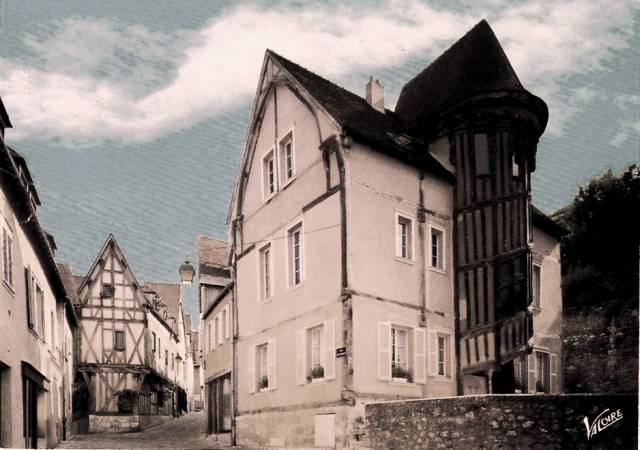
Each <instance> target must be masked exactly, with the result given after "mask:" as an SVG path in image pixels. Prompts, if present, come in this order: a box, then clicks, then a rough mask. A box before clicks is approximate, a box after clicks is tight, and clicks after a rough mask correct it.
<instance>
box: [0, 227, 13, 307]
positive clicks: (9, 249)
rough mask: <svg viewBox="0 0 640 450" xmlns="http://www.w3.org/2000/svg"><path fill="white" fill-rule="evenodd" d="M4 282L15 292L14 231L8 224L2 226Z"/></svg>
mask: <svg viewBox="0 0 640 450" xmlns="http://www.w3.org/2000/svg"><path fill="white" fill-rule="evenodd" d="M1 245H2V261H1V262H2V282H3V284H4V285H5V286H6V287H7V288H8V290H9V291H10V292H11V293H12V294H13V293H14V289H15V273H14V270H13V266H14V262H15V261H14V255H13V247H14V245H13V232H12V231H11V230H10V229H9V227H7V226H4V224H3V226H2V242H1Z"/></svg>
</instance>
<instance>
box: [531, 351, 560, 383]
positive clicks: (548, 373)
mask: <svg viewBox="0 0 640 450" xmlns="http://www.w3.org/2000/svg"><path fill="white" fill-rule="evenodd" d="M538 354H540V355H545V358H546V360H547V364H546V368H547V371H546V372H545V371H544V369H545V368H544V367H543V368H542V382H543V386H544V387H545V389H544V390H543V391H542V392H540V391H538V381H540V379H539V378H538ZM533 364H534V369H533V373H534V377H533V378H534V380H535V385H534V386H533V392H534V393H535V394H550V393H551V392H552V391H553V387H552V386H551V351H549V350H547V349H544V348H540V347H536V348H534V349H533ZM556 377H557V375H556ZM546 379H548V380H549V382H548V384H546ZM556 382H557V380H556Z"/></svg>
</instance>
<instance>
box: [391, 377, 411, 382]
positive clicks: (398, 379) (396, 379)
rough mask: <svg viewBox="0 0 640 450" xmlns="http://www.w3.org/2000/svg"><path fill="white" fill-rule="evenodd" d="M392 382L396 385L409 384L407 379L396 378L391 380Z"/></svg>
mask: <svg viewBox="0 0 640 450" xmlns="http://www.w3.org/2000/svg"><path fill="white" fill-rule="evenodd" d="M391 381H392V382H394V383H402V384H405V383H408V382H409V381H408V380H407V379H406V378H396V377H393V378H391Z"/></svg>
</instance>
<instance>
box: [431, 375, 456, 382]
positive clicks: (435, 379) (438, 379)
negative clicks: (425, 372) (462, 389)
mask: <svg viewBox="0 0 640 450" xmlns="http://www.w3.org/2000/svg"><path fill="white" fill-rule="evenodd" d="M431 378H433V379H434V381H446V382H448V383H453V382H454V379H453V377H445V376H443V375H432V376H431Z"/></svg>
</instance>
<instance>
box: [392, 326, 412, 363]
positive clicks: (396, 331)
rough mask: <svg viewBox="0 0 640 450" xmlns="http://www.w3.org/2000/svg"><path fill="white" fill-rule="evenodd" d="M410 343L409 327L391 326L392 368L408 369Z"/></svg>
mask: <svg viewBox="0 0 640 450" xmlns="http://www.w3.org/2000/svg"><path fill="white" fill-rule="evenodd" d="M408 352H409V345H408V342H407V329H406V328H398V327H392V328H391V368H392V370H393V369H394V368H396V369H401V370H403V371H407V370H408V369H409V367H408V363H407V361H408V359H409V358H408V357H409V354H408Z"/></svg>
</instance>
